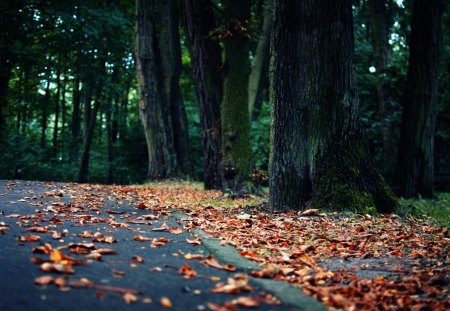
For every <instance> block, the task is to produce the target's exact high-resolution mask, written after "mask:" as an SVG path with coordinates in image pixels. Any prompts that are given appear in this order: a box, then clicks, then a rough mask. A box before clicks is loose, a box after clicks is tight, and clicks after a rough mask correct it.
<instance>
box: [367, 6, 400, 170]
mask: <svg viewBox="0 0 450 311" xmlns="http://www.w3.org/2000/svg"><path fill="white" fill-rule="evenodd" d="M367 3H368V9H369V25H370V27H369V28H370V34H371V37H370V38H371V43H372V51H373V56H374V58H375V66H376V76H377V79H378V81H377V95H378V109H379V112H380V122H381V131H382V136H383V157H384V161H383V162H384V165H383V166H384V167H385V169H387V170H388V171H390V169H389V168H392V165H393V162H394V161H395V160H394V146H395V143H394V126H393V124H392V121H390V120H391V119H392V113H393V111H392V107H391V106H390V104H389V94H388V81H386V79H385V76H386V71H387V69H388V68H389V66H390V64H391V62H392V59H391V47H390V45H389V36H390V32H389V25H390V24H391V18H390V16H389V15H390V13H389V8H390V6H391V5H392V3H391V0H369V1H368V2H367Z"/></svg>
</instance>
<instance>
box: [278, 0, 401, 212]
mask: <svg viewBox="0 0 450 311" xmlns="http://www.w3.org/2000/svg"><path fill="white" fill-rule="evenodd" d="M273 27H274V29H273V32H272V48H271V51H272V66H271V70H270V72H271V95H272V102H273V108H272V116H273V128H272V138H271V139H272V150H271V176H270V205H271V208H272V209H274V210H286V209H304V208H307V207H309V206H312V207H314V208H325V209H332V210H342V209H351V210H355V211H362V212H374V211H375V208H376V209H377V210H378V211H380V212H388V211H391V210H392V208H393V206H394V205H395V198H394V197H393V195H392V193H391V192H390V191H389V188H388V187H387V185H386V184H385V182H384V180H383V179H382V177H381V176H380V175H379V174H377V173H376V172H375V170H374V168H373V165H372V161H371V157H370V156H369V154H368V151H367V148H366V144H365V142H364V138H363V132H362V126H361V121H360V117H359V113H358V97H357V90H356V83H355V77H354V70H353V54H354V52H353V18H352V4H351V0H342V1H334V0H325V1H290V0H277V1H276V2H275V13H274V25H273Z"/></svg>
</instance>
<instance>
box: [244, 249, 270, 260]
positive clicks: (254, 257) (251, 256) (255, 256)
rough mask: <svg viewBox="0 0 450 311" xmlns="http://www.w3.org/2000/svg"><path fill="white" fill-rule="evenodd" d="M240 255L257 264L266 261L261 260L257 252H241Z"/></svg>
mask: <svg viewBox="0 0 450 311" xmlns="http://www.w3.org/2000/svg"><path fill="white" fill-rule="evenodd" d="M239 255H241V256H242V257H245V258H247V259H250V260H253V261H256V262H264V259H262V258H260V257H259V256H258V254H256V253H255V252H251V251H248V250H243V251H240V252H239Z"/></svg>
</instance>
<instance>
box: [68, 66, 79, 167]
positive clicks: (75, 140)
mask: <svg viewBox="0 0 450 311" xmlns="http://www.w3.org/2000/svg"><path fill="white" fill-rule="evenodd" d="M72 104H73V111H72V126H71V132H72V133H71V134H72V140H71V143H70V145H71V146H70V154H69V162H70V163H73V162H75V161H77V160H78V147H79V145H80V125H81V117H80V115H81V111H80V106H81V94H80V77H79V76H78V74H77V73H75V79H74V80H73V96H72Z"/></svg>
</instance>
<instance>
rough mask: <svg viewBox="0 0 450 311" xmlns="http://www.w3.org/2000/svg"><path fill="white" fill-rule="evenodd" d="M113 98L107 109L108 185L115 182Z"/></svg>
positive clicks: (110, 99)
mask: <svg viewBox="0 0 450 311" xmlns="http://www.w3.org/2000/svg"><path fill="white" fill-rule="evenodd" d="M112 110H113V105H112V98H109V99H108V106H107V107H106V139H107V149H108V174H107V177H106V183H108V184H112V183H113V182H114V174H113V161H114V150H113V130H112V128H113V125H112V123H113V118H112V117H111V116H112V112H113V111H112Z"/></svg>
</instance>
